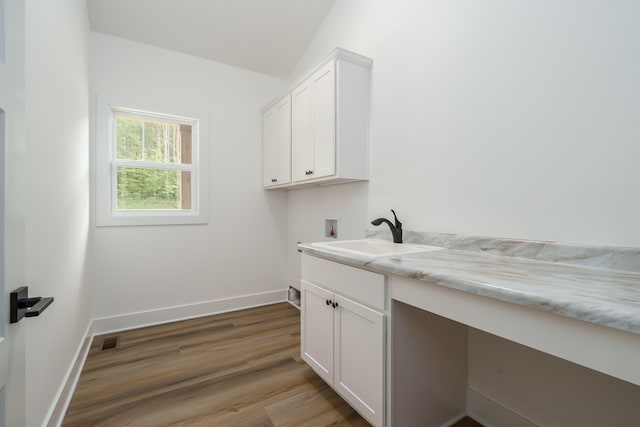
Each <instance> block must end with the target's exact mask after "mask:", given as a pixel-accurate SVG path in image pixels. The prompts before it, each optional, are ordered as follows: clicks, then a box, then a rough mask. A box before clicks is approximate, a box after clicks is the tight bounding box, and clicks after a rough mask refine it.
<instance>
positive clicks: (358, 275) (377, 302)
mask: <svg viewBox="0 0 640 427" xmlns="http://www.w3.org/2000/svg"><path fill="white" fill-rule="evenodd" d="M302 279H304V280H306V281H308V282H311V283H315V284H317V285H320V286H322V287H324V288H326V289H330V290H332V291H335V292H338V293H340V294H342V295H344V296H346V297H348V298H351V299H354V300H356V301H358V302H360V303H362V304H365V305H367V306H369V307H372V308H375V309H377V310H380V311H384V300H385V295H384V284H385V276H384V275H382V274H378V273H372V272H370V271H366V270H360V269H359V268H355V267H349V266H347V265H343V264H339V263H337V262H332V261H327V260H324V259H321V258H316V257H314V256H311V255H306V254H302Z"/></svg>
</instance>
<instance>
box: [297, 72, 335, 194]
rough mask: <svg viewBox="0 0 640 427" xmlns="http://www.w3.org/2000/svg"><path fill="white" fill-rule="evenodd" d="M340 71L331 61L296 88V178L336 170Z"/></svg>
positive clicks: (309, 176)
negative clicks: (337, 74) (337, 76)
mask: <svg viewBox="0 0 640 427" xmlns="http://www.w3.org/2000/svg"><path fill="white" fill-rule="evenodd" d="M335 77H336V73H335V63H333V62H331V63H329V64H327V65H325V66H324V67H322V68H321V69H319V70H318V71H317V72H316V73H315V74H314V75H313V76H311V77H310V78H309V79H308V80H306V81H305V82H303V83H302V84H300V86H298V87H297V88H295V89H294V90H293V107H292V112H293V119H292V122H293V133H292V150H293V158H294V159H295V161H294V162H293V164H292V168H293V181H294V182H299V181H304V180H308V179H316V178H323V177H327V176H333V175H335V173H336V90H335V88H336V83H335V82H336V78H335Z"/></svg>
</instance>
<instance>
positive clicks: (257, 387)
mask: <svg viewBox="0 0 640 427" xmlns="http://www.w3.org/2000/svg"><path fill="white" fill-rule="evenodd" d="M299 319H300V315H299V311H298V310H297V309H296V308H294V307H292V306H291V305H289V304H287V303H282V304H275V305H270V306H266V307H259V308H254V309H249V310H243V311H237V312H233V313H225V314H220V315H215V316H209V317H203V318H199V319H193V320H187V321H182V322H176V323H170V324H166V325H159V326H152V327H147V328H141V329H135V330H131V331H125V332H120V333H117V334H110V335H103V336H97V337H95V338H94V340H93V343H92V345H91V349H90V351H89V356H88V357H87V360H86V362H85V365H84V367H83V370H82V373H81V376H80V380H79V382H78V385H77V388H76V390H75V393H74V395H73V398H72V400H71V403H70V406H69V409H68V411H67V414H66V416H65V419H64V422H63V424H62V425H63V426H64V427H89V426H130V427H143V426H145V427H151V426H203V427H204V426H206V427H212V426H220V427H226V426H230V427H231V426H237V427H241V426H246V427H262V426H264V427H281V426H282V427H284V426H296V427H298V426H310V427H313V426H368V425H369V424H368V423H367V422H366V421H365V420H364V419H363V418H362V417H361V416H360V415H358V413H356V412H355V411H354V410H353V409H351V407H350V406H349V405H347V404H346V403H345V402H344V401H343V400H342V399H341V398H340V397H339V396H338V395H337V394H336V393H335V392H334V391H333V390H332V389H331V388H329V386H327V384H326V383H325V382H324V381H323V380H322V379H320V377H318V376H317V375H316V374H315V373H314V372H313V371H312V370H311V368H310V367H309V366H308V365H307V364H306V363H304V362H303V361H302V360H301V359H300V322H299ZM116 339H117V340H116ZM103 347H104V348H105V349H103ZM109 347H112V348H109ZM463 425H469V424H460V426H463Z"/></svg>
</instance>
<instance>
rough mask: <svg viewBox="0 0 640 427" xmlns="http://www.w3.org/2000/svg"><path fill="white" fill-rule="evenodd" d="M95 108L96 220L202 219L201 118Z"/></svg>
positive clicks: (135, 222)
mask: <svg viewBox="0 0 640 427" xmlns="http://www.w3.org/2000/svg"><path fill="white" fill-rule="evenodd" d="M98 110H99V111H98V122H99V123H98V137H97V143H98V147H97V150H96V153H97V162H96V163H97V173H96V181H97V184H98V192H97V195H96V199H97V200H96V201H97V203H96V207H97V215H96V220H97V221H96V222H97V225H155V224H193V223H206V222H207V221H206V219H207V218H206V205H205V203H204V199H205V197H204V192H203V187H205V185H204V184H205V181H206V180H205V179H203V176H204V174H203V169H204V167H203V164H202V162H201V161H199V160H200V159H199V157H200V156H202V151H203V150H202V147H201V146H200V144H199V142H200V138H201V137H202V135H201V132H200V129H201V128H202V126H201V120H199V119H198V118H188V117H182V116H173V115H168V114H163V113H152V112H149V111H142V110H134V109H130V108H123V107H117V106H113V105H112V104H108V103H107V104H105V105H102V106H101V105H100V103H99V107H98Z"/></svg>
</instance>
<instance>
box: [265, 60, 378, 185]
mask: <svg viewBox="0 0 640 427" xmlns="http://www.w3.org/2000/svg"><path fill="white" fill-rule="evenodd" d="M371 62H372V61H371V59H369V58H366V57H364V56H361V55H357V54H355V53H352V52H348V51H346V50H343V49H339V48H337V49H335V50H334V51H332V52H331V53H330V54H328V55H327V56H325V57H324V58H323V59H322V60H321V61H320V62H319V63H318V64H317V65H316V66H314V67H313V68H312V69H311V70H309V71H308V72H307V73H305V74H304V75H303V76H302V77H301V78H300V79H298V80H297V81H296V82H294V84H292V86H291V89H290V90H289V91H288V94H290V97H291V116H290V120H291V133H290V136H291V138H290V144H291V154H290V159H291V164H290V171H291V184H289V185H282V184H283V183H278V184H275V182H274V183H273V184H272V183H271V179H273V178H268V177H267V176H266V175H265V183H264V184H265V187H274V186H275V187H277V188H297V187H300V186H306V185H314V184H337V183H342V182H350V181H361V180H367V179H368V178H369V164H368V163H369V162H368V136H369V87H370V70H371ZM278 99H280V98H278ZM273 106H274V103H271V104H269V106H267V107H266V108H265V110H263V111H264V112H265V114H266V113H267V112H268V111H270V109H272V108H273ZM266 131H267V129H266V126H265V132H266ZM264 138H265V140H266V139H267V138H266V136H265V137H264ZM265 154H266V149H265ZM283 157H284V156H283ZM277 161H278V160H277V159H276V160H273V159H270V158H267V157H266V155H265V158H264V163H265V166H264V170H265V171H267V170H271V169H270V168H271V167H272V166H271V165H270V163H271V162H274V163H277Z"/></svg>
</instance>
